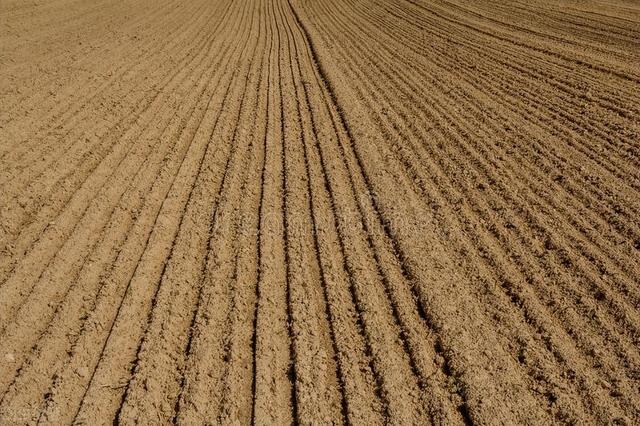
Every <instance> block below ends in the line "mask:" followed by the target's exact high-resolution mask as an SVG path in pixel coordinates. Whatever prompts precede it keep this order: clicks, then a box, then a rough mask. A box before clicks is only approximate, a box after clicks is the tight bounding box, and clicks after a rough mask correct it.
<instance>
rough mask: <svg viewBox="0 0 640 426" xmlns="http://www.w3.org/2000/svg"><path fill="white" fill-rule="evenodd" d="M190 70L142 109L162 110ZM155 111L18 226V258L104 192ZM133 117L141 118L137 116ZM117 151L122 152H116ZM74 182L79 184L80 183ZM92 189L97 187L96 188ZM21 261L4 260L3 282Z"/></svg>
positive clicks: (183, 70)
mask: <svg viewBox="0 0 640 426" xmlns="http://www.w3.org/2000/svg"><path fill="white" fill-rule="evenodd" d="M214 40H215V39H214V38H213V37H210V39H209V46H208V49H209V50H208V51H211V49H213V47H214V43H213V42H214ZM193 59H194V60H195V59H199V62H198V63H197V66H202V64H203V63H204V61H205V60H206V53H203V52H199V54H198V55H196V56H194V58H193ZM191 69H192V68H176V69H175V72H174V73H173V76H172V77H171V79H174V77H178V79H177V80H173V82H172V83H171V84H172V85H173V87H170V89H171V90H169V91H168V93H164V92H162V91H158V92H157V93H156V95H155V96H154V98H153V100H152V101H151V102H150V103H149V104H147V105H146V106H145V109H146V108H147V107H149V106H151V107H153V108H155V110H160V111H161V108H162V106H163V105H164V104H165V102H167V101H169V99H165V98H167V97H168V96H174V97H176V96H179V91H178V88H179V87H180V85H181V84H184V83H185V82H187V81H188V78H187V77H188V76H189V74H188V70H191ZM170 81H171V80H170ZM155 110H153V111H151V110H148V109H147V114H148V116H147V117H146V119H145V121H146V122H144V123H141V124H138V123H137V122H136V120H137V118H136V119H135V120H133V121H132V123H135V124H134V125H133V127H128V128H124V129H122V130H121V132H122V133H121V134H120V136H118V134H116V135H112V137H111V138H107V139H106V141H111V142H112V144H111V146H110V148H109V149H110V150H111V154H110V155H107V156H106V157H103V158H102V159H100V158H95V159H94V161H93V165H92V164H89V165H90V166H91V167H93V169H89V171H86V172H85V173H86V174H84V173H80V174H78V173H75V172H74V171H73V170H71V171H70V172H69V173H68V176H69V179H70V181H68V182H67V183H69V184H70V185H71V188H69V189H68V190H67V191H63V189H66V188H64V187H63V188H58V189H57V191H56V193H57V198H56V202H55V203H54V204H53V205H51V206H50V208H49V209H45V210H43V211H40V212H39V213H40V214H39V216H42V217H37V219H39V220H38V221H37V222H36V221H34V222H32V223H31V224H29V225H28V224H26V223H23V224H21V226H22V227H23V228H25V227H26V229H24V230H23V232H26V233H27V234H26V235H25V237H24V238H25V240H24V241H22V240H21V241H19V242H16V244H18V247H16V249H17V250H18V251H19V252H21V253H23V254H22V256H21V258H24V257H25V256H27V255H28V253H29V252H31V251H32V250H33V249H34V247H35V246H36V245H37V244H38V241H39V240H38V236H39V235H40V234H41V233H45V234H46V233H47V231H49V228H50V225H51V224H52V222H54V221H60V220H61V217H62V216H61V215H64V213H65V212H68V209H69V206H73V205H76V204H77V202H84V203H89V202H90V201H91V200H92V198H91V194H92V193H93V194H96V193H97V192H98V191H99V190H100V189H101V188H103V187H104V186H105V185H108V182H109V180H110V179H111V178H112V176H113V175H114V173H115V170H116V168H117V165H118V164H119V163H118V162H122V161H123V160H124V159H125V158H126V157H127V156H128V155H130V154H131V152H133V150H134V149H135V148H136V144H135V143H131V142H130V140H129V139H130V138H131V139H132V138H136V139H135V140H136V141H137V142H138V144H140V143H141V142H140V139H139V138H138V136H139V135H141V134H143V133H144V132H145V131H147V129H149V128H150V127H151V126H153V125H154V124H155V121H154V120H156V116H157V111H155ZM151 113H155V114H153V115H149V114H151ZM165 114H166V115H167V116H169V114H168V113H165ZM136 117H140V115H138V116H136ZM124 135H126V136H127V137H126V138H123V137H122V136H124ZM115 141H118V142H117V143H114V142H115ZM126 142H129V144H127V143H126ZM107 146H108V145H107ZM118 149H119V150H120V151H121V152H118ZM114 150H115V151H114ZM113 156H115V158H114V159H113V160H111V161H115V162H116V163H115V164H110V163H109V162H106V161H105V160H109V159H110V158H109V157H113ZM77 180H79V182H78V181H77ZM96 180H97V182H96ZM93 185H97V188H96V187H95V186H93ZM74 186H75V187H76V188H77V187H79V188H80V189H81V190H82V192H78V191H75V192H74ZM85 193H86V194H85ZM61 194H67V195H66V196H61ZM82 197H84V198H85V200H84V201H79V199H82ZM74 202H75V204H74ZM65 203H66V204H65ZM87 205H88V204H87ZM80 206H82V204H80ZM63 208H64V210H62V213H60V215H59V216H58V217H57V218H56V216H55V215H56V214H57V210H56V209H63ZM80 217H82V216H80ZM21 258H17V259H16V258H15V256H14V257H9V258H7V259H6V262H7V264H5V265H3V266H4V267H5V268H10V269H9V271H8V272H7V275H6V276H5V277H4V280H6V279H8V278H9V277H10V275H11V274H12V273H13V272H14V270H15V269H16V267H19V262H20V261H21ZM3 269H4V268H3Z"/></svg>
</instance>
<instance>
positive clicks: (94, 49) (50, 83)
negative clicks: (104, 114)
mask: <svg viewBox="0 0 640 426" xmlns="http://www.w3.org/2000/svg"><path fill="white" fill-rule="evenodd" d="M170 6H171V2H166V3H165V5H164V6H162V5H159V7H158V8H157V9H155V10H154V11H152V12H151V13H148V14H146V15H142V14H138V15H139V16H140V19H137V20H135V21H131V22H130V23H129V26H130V27H131V28H132V29H136V30H138V31H139V29H140V28H144V29H145V31H147V32H149V34H150V35H151V34H153V31H151V30H152V28H154V27H151V28H149V29H147V28H146V26H145V25H144V24H145V23H150V24H151V25H154V26H155V27H157V28H162V27H163V25H164V21H163V20H162V17H165V18H170V19H172V20H175V18H176V17H177V16H176V14H174V13H168V12H169V10H168V8H169V7H170ZM202 6H203V5H201V7H202ZM63 10H64V9H63ZM129 12H130V13H131V12H132V11H131V9H129ZM133 12H134V14H133V16H136V14H135V11H133ZM185 12H188V10H185ZM105 14H106V13H105ZM111 14H116V12H110V13H109V14H107V15H111ZM178 16H179V15H178ZM142 17H144V18H142ZM46 19H47V20H50V18H46ZM95 20H96V18H95V17H92V18H91V19H90V20H88V21H89V22H91V21H93V22H94V23H95ZM113 21H114V22H118V20H116V19H114V20H113ZM105 23H106V22H103V24H105ZM49 26H50V25H44V26H43V27H49ZM107 26H108V25H107ZM91 28H92V29H93V30H94V31H95V32H96V36H95V38H93V39H91V41H88V40H87V39H86V36H85V39H84V40H81V41H78V44H79V45H87V44H88V45H89V46H90V47H89V49H90V51H89V52H87V51H86V50H85V51H83V52H82V58H81V59H78V58H77V55H76V54H71V50H70V49H69V46H67V47H66V48H65V49H64V51H65V52H64V54H62V55H61V52H60V51H59V50H60V49H58V50H56V49H52V50H51V51H50V52H49V53H48V54H45V55H44V56H43V61H44V63H47V64H48V66H49V67H52V68H53V64H57V63H58V62H62V59H63V58H64V59H67V60H68V61H69V60H71V61H72V63H73V64H74V66H75V68H73V69H76V70H80V71H84V72H86V71H87V69H86V68H85V66H89V65H90V64H95V61H96V60H105V59H106V58H105V57H104V55H101V53H102V51H101V49H104V48H105V47H106V46H111V47H113V48H114V49H115V48H116V47H118V46H126V40H125V41H120V40H118V42H119V43H120V44H118V45H114V44H113V41H114V40H108V41H103V40H102V39H100V37H101V35H102V34H103V32H102V31H104V28H102V27H96V26H95V25H94V26H92V27H91ZM124 29H125V28H122V31H123V32H124ZM156 42H157V40H153V43H149V44H148V46H153V45H154V44H156ZM96 43H100V44H96ZM140 47H141V48H142V47H143V46H140ZM77 53H80V52H77ZM92 54H93V55H92ZM83 65H84V66H83ZM135 65H136V64H135V63H130V64H127V63H126V62H125V63H123V64H122V65H120V67H119V68H118V70H122V69H130V68H131V67H133V66H135ZM125 66H126V68H124V67H125ZM60 67H61V68H62V65H61V66H60ZM54 69H55V68H54ZM10 70H11V69H8V70H7V73H9V71H10ZM11 72H12V73H13V74H14V75H22V76H24V75H28V73H29V70H28V69H23V70H11ZM40 76H46V77H47V80H46V82H43V83H42V84H40V85H36V84H33V82H32V85H31V86H30V87H29V90H31V91H32V92H33V93H37V95H35V94H33V93H32V95H33V96H32V98H35V99H33V100H31V104H33V105H32V107H33V108H42V109H45V108H44V107H45V105H47V106H48V108H49V109H48V110H47V111H49V112H50V111H51V110H53V109H54V108H56V107H60V106H66V105H67V104H68V102H61V99H59V98H58V96H59V94H58V92H56V96H55V98H54V97H53V96H51V94H50V93H49V90H47V89H46V88H47V87H49V88H51V87H58V88H63V87H64V83H63V82H62V81H60V76H57V75H56V76H50V75H49V74H47V73H43V74H40ZM111 77H113V75H112V76H111ZM113 81H114V79H113V78H111V79H110V82H111V83H113ZM54 83H55V84H54ZM82 87H83V88H84V87H87V86H82ZM21 93H22V91H21ZM64 93H65V94H67V95H69V96H77V95H78V93H73V92H70V93H67V91H66V90H65V92H64ZM36 96H37V98H36ZM28 100H30V99H29V95H25V96H23V97H21V98H20V99H18V100H17V101H16V102H14V103H13V104H12V105H9V106H8V110H9V111H13V110H14V109H15V108H17V107H18V106H20V105H21V106H22V108H23V109H24V110H28V111H30V113H32V112H33V109H32V108H29V104H27V101H28ZM25 104H26V105H25ZM72 106H73V105H72ZM68 109H69V108H66V109H65V110H68ZM57 114H58V113H56V115H57ZM45 120H47V121H48V122H50V121H53V120H52V117H51V116H48V117H47V118H46V119H45ZM14 121H15V120H14ZM11 122H12V121H11V120H8V121H7V124H10V123H11ZM50 127H54V126H50ZM45 128H46V127H39V128H38V130H43V129H45ZM14 146H15V145H14ZM10 152H11V151H7V152H3V154H2V155H1V156H0V158H2V159H4V156H5V154H6V153H10Z"/></svg>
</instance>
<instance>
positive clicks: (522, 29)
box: [441, 1, 633, 58]
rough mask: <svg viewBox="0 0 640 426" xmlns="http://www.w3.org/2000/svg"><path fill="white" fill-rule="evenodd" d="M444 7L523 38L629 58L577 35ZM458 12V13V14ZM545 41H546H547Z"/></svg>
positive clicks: (565, 28)
mask: <svg viewBox="0 0 640 426" xmlns="http://www.w3.org/2000/svg"><path fill="white" fill-rule="evenodd" d="M441 3H442V4H443V5H446V6H447V8H449V9H450V10H452V11H451V13H452V14H455V15H462V14H466V15H470V16H473V17H474V18H475V19H477V20H478V21H480V22H490V23H493V24H496V25H493V26H492V27H494V28H495V27H496V26H497V27H505V28H508V29H509V32H510V33H513V34H517V35H518V36H522V35H525V34H526V35H530V36H531V37H533V38H538V39H542V40H545V39H546V40H549V41H551V43H552V44H560V45H563V46H566V45H567V44H571V45H573V46H575V48H576V49H579V50H583V51H584V50H586V51H588V52H589V53H590V54H591V53H592V52H593V51H597V52H598V53H599V54H601V55H612V54H618V55H619V56H623V57H625V56H626V57H627V58H628V51H624V50H622V51H614V50H611V49H607V48H606V47H604V46H599V45H598V44H593V43H590V42H585V41H580V40H576V39H574V38H573V37H574V36H575V34H574V33H573V32H572V33H566V32H562V33H560V34H557V35H554V34H550V33H549V32H546V33H543V32H541V31H537V30H536V29H534V28H532V27H531V26H523V25H518V24H512V23H509V22H507V21H505V20H499V19H496V18H493V17H491V16H489V15H488V14H482V13H480V12H477V11H475V10H472V9H470V8H469V7H463V6H460V5H459V4H455V3H452V2H450V1H443V2H441ZM499 8H500V5H498V4H496V5H495V9H499ZM456 11H457V12H456ZM562 28H563V30H565V31H566V30H567V29H568V27H567V26H566V25H565V26H563V27H562ZM578 28H580V29H585V28H586V27H585V26H584V25H580V26H578ZM546 40H545V41H546ZM630 40H631V41H633V39H632V38H630ZM625 53H626V55H625Z"/></svg>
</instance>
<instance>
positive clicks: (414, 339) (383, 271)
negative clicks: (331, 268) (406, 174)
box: [294, 12, 465, 422]
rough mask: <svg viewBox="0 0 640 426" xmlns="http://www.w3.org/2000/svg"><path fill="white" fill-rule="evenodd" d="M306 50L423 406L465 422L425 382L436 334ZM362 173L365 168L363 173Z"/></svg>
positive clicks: (435, 416)
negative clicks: (358, 183)
mask: <svg viewBox="0 0 640 426" xmlns="http://www.w3.org/2000/svg"><path fill="white" fill-rule="evenodd" d="M294 14H295V12H294ZM301 25H302V24H301V23H300V21H299V20H298V19H297V27H298V28H299V30H300V31H301V33H302V35H303V37H304V38H305V40H307V39H308V35H307V34H306V33H305V32H304V30H303V27H302V26H301ZM305 51H306V54H307V58H308V62H307V63H308V64H312V65H313V67H312V71H310V72H311V73H313V74H314V76H315V80H316V83H317V88H318V90H319V92H320V93H321V95H320V97H321V98H322V99H323V104H324V105H323V106H324V108H322V111H323V113H320V112H319V111H317V108H314V107H313V103H312V104H311V105H310V107H312V110H313V114H314V115H320V114H326V115H327V118H326V119H325V120H319V123H322V122H323V121H325V122H326V121H327V120H328V121H330V122H331V129H332V131H333V136H332V137H331V139H332V140H333V142H334V143H335V144H336V145H337V149H338V151H339V153H340V156H339V157H340V159H341V160H342V161H340V162H339V164H342V166H341V167H342V168H343V170H344V171H343V173H345V174H346V173H347V170H348V171H349V179H348V186H349V188H350V189H351V193H352V196H353V198H354V199H355V200H357V210H358V214H359V215H360V220H361V222H360V223H361V225H364V227H365V231H366V232H367V234H368V235H367V237H366V239H367V245H368V247H369V250H371V252H372V255H373V257H374V259H375V262H376V265H377V267H376V272H377V274H378V275H379V276H380V277H381V280H382V283H383V286H384V293H385V295H386V297H387V298H388V299H389V300H390V302H391V309H392V311H393V316H394V321H395V322H396V324H398V326H399V327H400V328H401V329H400V332H399V334H400V336H401V338H402V341H403V347H404V350H405V352H406V353H407V355H408V356H409V362H410V364H411V369H412V370H413V372H414V374H415V375H416V378H417V380H418V384H419V385H420V386H421V388H422V392H423V397H424V398H425V400H424V402H423V404H424V405H425V406H429V405H430V406H429V410H430V416H431V419H432V421H436V422H443V421H445V422H446V421H449V422H450V421H456V420H457V421H458V422H460V421H462V420H463V418H464V416H465V414H464V413H462V416H461V417H458V418H456V416H455V414H452V411H453V412H454V413H455V409H452V408H453V407H451V406H447V405H448V404H451V402H450V401H449V402H447V401H446V400H447V397H446V396H443V394H442V389H441V386H442V385H441V384H440V385H438V384H435V383H433V381H432V382H431V383H430V384H427V382H429V380H430V379H432V378H433V375H434V374H436V373H435V372H434V370H437V368H438V367H437V366H436V365H429V364H428V363H427V364H426V365H425V361H426V360H427V359H430V358H431V359H434V358H435V357H436V355H435V352H436V351H435V350H434V347H435V346H436V343H435V342H434V341H433V339H432V338H429V337H427V336H426V330H427V328H428V327H427V326H426V324H425V323H424V318H420V314H419V312H418V306H416V302H415V300H416V299H415V298H416V295H415V289H413V288H412V287H411V285H410V284H409V283H408V282H406V281H407V279H406V271H403V270H402V267H403V266H402V265H401V264H400V263H399V262H398V259H396V258H395V255H394V253H393V252H394V248H393V247H392V246H391V244H392V243H391V242H390V241H389V240H390V235H389V232H388V230H383V228H384V225H383V223H382V221H383V219H382V217H381V215H380V213H379V211H377V210H376V209H375V208H374V207H373V205H372V200H371V197H372V195H371V193H370V192H369V188H368V187H367V186H366V184H364V183H362V185H364V188H363V189H361V190H360V191H357V190H356V189H355V185H354V178H353V175H352V174H351V167H353V165H351V167H349V165H347V160H346V155H345V151H344V146H343V144H344V142H343V141H341V142H338V141H339V140H340V139H342V138H348V135H347V134H346V131H345V130H344V125H340V124H337V123H338V122H339V120H337V119H336V116H335V115H336V114H337V112H336V111H335V105H333V104H332V101H331V98H330V97H329V95H328V94H327V89H326V87H325V85H324V83H323V82H322V80H321V77H319V76H318V74H317V73H316V71H315V69H316V68H315V66H316V59H314V57H313V53H312V52H311V50H310V49H309V47H308V46H307V47H306V48H305ZM303 87H305V92H306V90H307V87H308V88H309V89H308V90H311V87H312V86H311V85H304V86H303ZM305 97H308V94H307V93H305ZM318 125H320V124H318ZM325 126H326V125H325ZM339 127H341V130H338V128H339ZM327 131H328V130H324V129H323V130H319V128H316V125H315V124H314V134H317V135H320V136H322V135H324V134H326V132H327ZM340 134H342V136H340ZM323 139H325V138H322V137H320V138H319V139H318V142H320V145H319V146H318V150H319V153H318V154H316V155H319V156H320V159H319V162H320V164H321V165H322V167H323V168H324V171H323V173H324V175H325V178H324V180H325V181H327V177H326V176H328V175H327V170H331V168H329V169H327V168H326V166H325V161H326V160H325V159H324V156H328V158H330V159H331V158H332V159H333V160H329V161H332V162H336V161H337V159H336V158H335V157H334V155H335V154H333V153H332V148H331V147H324V146H323V145H324V144H323V143H322V142H321V141H322V140H323ZM325 150H326V152H325V153H324V154H323V151H325ZM333 150H335V148H333ZM332 154H333V155H332ZM360 173H362V172H361V171H360ZM343 179H344V178H343ZM360 179H362V175H361V174H360ZM325 185H327V187H328V188H329V187H330V186H331V185H330V184H329V182H328V181H327V183H326V184H325ZM334 192H335V190H334V191H333V192H332V191H331V189H329V195H330V196H331V199H332V200H331V204H332V206H333V207H332V209H333V210H334V211H337V210H336V208H335V204H336V203H335V200H334V195H333V194H334ZM356 194H359V195H358V196H356ZM363 204H365V205H368V207H369V208H370V209H371V210H372V211H370V212H369V215H374V216H375V218H371V217H369V218H367V219H365V218H366V216H367V214H366V213H365V212H364V211H363V207H362V205H363ZM337 213H338V212H337ZM337 216H340V215H339V214H337ZM348 220H349V221H350V222H349V225H350V226H349V227H348V230H347V232H348V231H349V230H351V228H352V227H353V226H358V225H356V224H355V223H353V220H357V219H348ZM371 220H373V222H370V221H371ZM372 224H373V225H372ZM372 226H377V228H378V229H377V230H376V231H374V232H372V230H371V229H370V227H372ZM336 227H337V228H338V229H339V231H340V233H341V237H342V238H344V235H342V234H343V232H344V229H345V228H347V227H345V226H339V225H338V224H337V222H336ZM378 238H380V239H387V241H382V242H380V241H379V239H378ZM374 240H375V242H376V243H377V244H384V245H386V246H387V247H385V248H384V249H386V252H383V253H382V254H381V253H380V252H381V251H382V250H384V249H382V250H381V249H380V247H379V246H377V244H374ZM382 258H384V261H383V260H381V259H382ZM398 283H401V284H398ZM398 287H399V288H398ZM418 324H421V325H418ZM424 342H431V344H432V345H433V347H431V348H429V347H428V343H427V346H426V347H425V346H423V343H424ZM426 392H428V395H429V397H428V398H427V397H426V395H427V394H426ZM434 394H435V395H437V398H440V400H438V401H436V402H432V401H430V400H429V399H431V398H433V396H434ZM461 411H462V412H463V411H464V408H461ZM454 419H455V420H454Z"/></svg>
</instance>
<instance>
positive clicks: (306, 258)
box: [276, 2, 346, 424]
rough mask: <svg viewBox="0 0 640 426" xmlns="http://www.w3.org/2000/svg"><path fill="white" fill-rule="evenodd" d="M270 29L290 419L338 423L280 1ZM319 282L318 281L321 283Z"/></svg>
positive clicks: (295, 86) (293, 73)
mask: <svg viewBox="0 0 640 426" xmlns="http://www.w3.org/2000/svg"><path fill="white" fill-rule="evenodd" d="M277 12H278V17H277V18H276V25H277V26H278V27H279V28H282V31H283V33H284V34H281V38H282V39H283V40H285V39H286V43H285V42H282V47H283V52H282V53H283V57H282V60H283V63H281V70H282V76H283V80H282V88H283V93H284V94H285V95H284V96H283V104H282V105H283V112H284V118H283V119H284V123H285V129H284V138H283V143H284V151H283V152H284V167H285V173H286V175H285V178H286V185H285V209H286V210H285V211H286V218H285V219H286V221H285V222H286V223H285V225H286V227H287V233H286V238H287V240H286V242H287V246H286V247H287V258H288V266H287V274H288V279H287V281H288V286H289V291H288V299H289V306H290V308H289V309H290V315H291V319H292V328H291V332H292V333H293V335H292V342H293V348H292V349H293V351H294V352H293V356H294V358H293V360H294V363H295V365H294V370H293V373H294V377H293V379H294V380H295V386H294V391H295V394H294V397H295V407H296V408H295V412H296V414H297V418H296V417H294V420H295V421H298V422H300V421H306V420H305V419H309V420H308V421H309V422H311V423H327V422H329V423H334V424H340V423H343V422H345V421H346V419H344V418H343V417H342V416H343V410H344V404H345V400H344V394H343V393H342V392H341V389H340V387H339V383H340V378H339V376H338V374H339V366H338V364H339V362H338V359H337V356H338V354H336V353H334V352H333V348H334V347H335V346H334V342H333V340H332V338H331V326H330V325H329V323H328V322H329V318H328V317H327V315H326V314H327V309H328V307H327V306H325V305H324V302H325V299H324V295H325V289H326V285H327V282H326V278H327V276H326V274H325V271H324V269H323V264H322V259H321V256H320V253H319V252H318V249H319V247H318V235H317V226H316V225H317V221H318V220H319V218H318V217H317V215H316V214H315V212H314V211H313V207H314V200H313V186H314V184H315V182H314V180H313V175H312V171H311V170H310V164H309V157H308V149H307V148H308V143H309V142H308V141H309V138H310V137H313V136H312V134H313V133H312V132H313V130H312V128H311V123H310V117H309V110H308V109H307V105H308V104H307V101H306V100H305V99H303V98H301V97H300V94H301V88H300V86H301V85H302V84H305V83H303V82H302V80H303V79H304V78H305V75H304V74H303V73H302V70H301V69H300V67H299V65H298V61H299V57H298V53H297V49H298V48H297V40H296V37H295V34H294V33H293V31H292V29H291V26H290V23H289V19H290V13H291V12H290V10H289V9H288V8H287V7H286V5H285V4H284V2H279V3H278V5H277ZM323 279H324V281H323Z"/></svg>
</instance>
